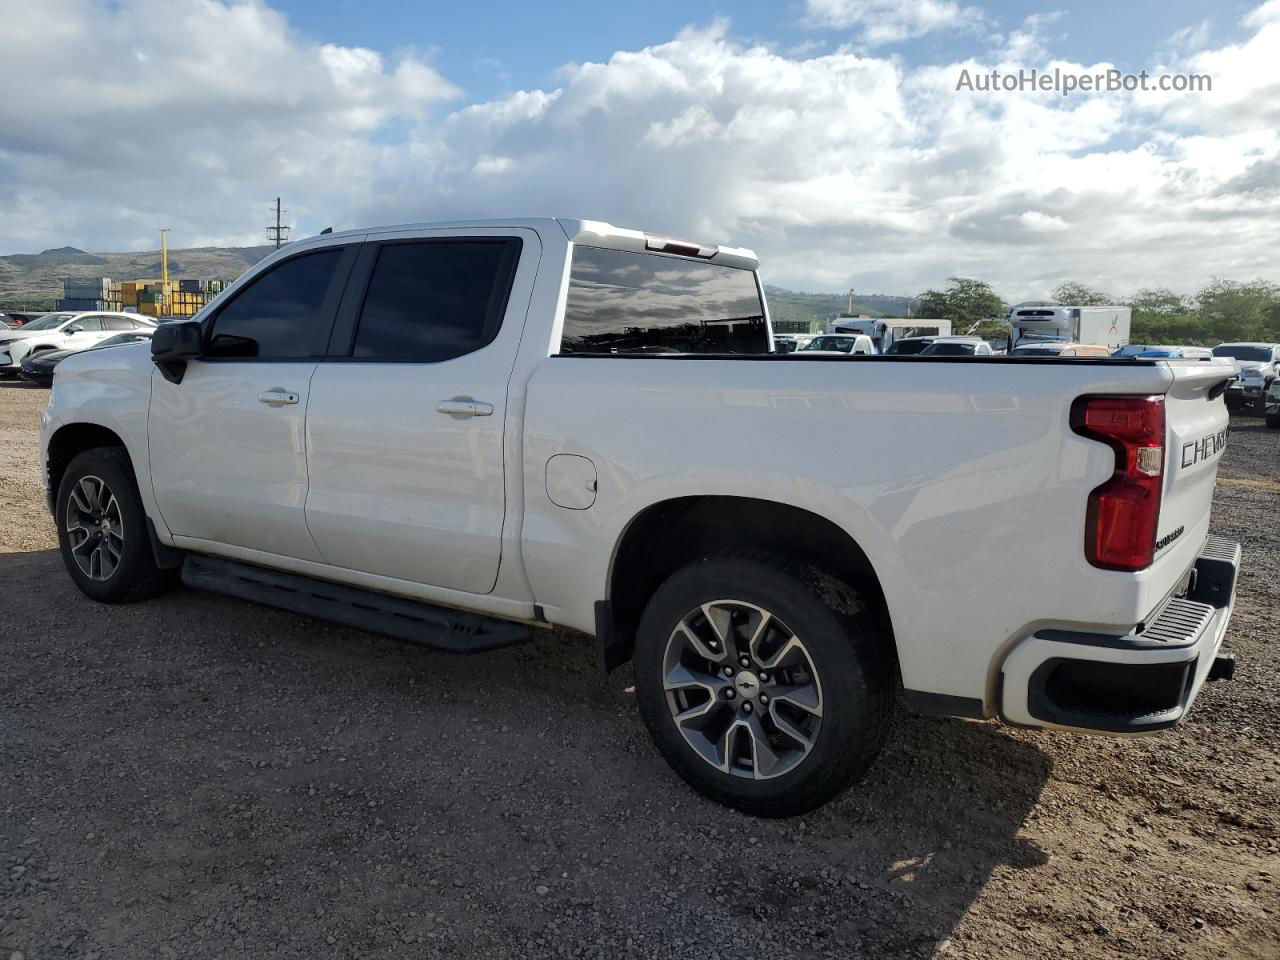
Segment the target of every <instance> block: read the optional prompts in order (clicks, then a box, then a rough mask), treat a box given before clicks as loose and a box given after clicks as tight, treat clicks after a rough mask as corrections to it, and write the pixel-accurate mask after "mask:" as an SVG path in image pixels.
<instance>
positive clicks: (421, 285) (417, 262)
mask: <svg viewBox="0 0 1280 960" xmlns="http://www.w3.org/2000/svg"><path fill="white" fill-rule="evenodd" d="M520 247H521V241H520V238H519V237H450V238H440V239H423V240H406V241H394V242H390V243H385V244H383V245H382V246H381V248H380V249H379V250H378V255H377V260H376V261H375V262H374V266H373V271H372V273H371V274H370V277H369V286H368V289H367V290H366V291H365V297H364V304H363V306H362V307H361V309H360V317H359V320H358V321H357V324H356V333H355V342H354V344H353V346H352V351H351V354H352V357H354V358H355V359H357V360H381V361H390V362H400V363H439V362H441V361H443V360H452V359H453V358H455V357H461V356H464V355H465V354H468V353H473V352H474V351H476V350H479V349H480V348H481V347H484V346H486V345H488V344H489V343H492V342H493V339H494V337H496V336H497V335H498V330H499V328H500V327H501V326H502V318H503V315H504V314H505V313H506V310H507V298H508V297H509V296H510V294H511V284H512V281H513V280H514V279H515V271H516V264H517V263H518V262H519V260H520Z"/></svg>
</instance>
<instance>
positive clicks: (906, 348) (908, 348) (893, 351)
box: [885, 340, 933, 357]
mask: <svg viewBox="0 0 1280 960" xmlns="http://www.w3.org/2000/svg"><path fill="white" fill-rule="evenodd" d="M931 343H933V341H932V340H895V341H893V343H891V344H889V349H888V350H886V351H885V353H886V354H887V355H889V356H894V355H896V356H900V357H906V356H911V355H912V354H916V353H923V352H924V350H925V348H926V347H928V346H929V344H931Z"/></svg>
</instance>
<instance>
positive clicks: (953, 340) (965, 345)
mask: <svg viewBox="0 0 1280 960" xmlns="http://www.w3.org/2000/svg"><path fill="white" fill-rule="evenodd" d="M993 355H994V351H993V350H992V349H991V344H989V343H987V341H985V340H983V339H982V338H981V337H935V338H934V340H933V343H931V344H929V346H927V347H925V348H924V350H922V351H921V352H920V356H922V357H990V356H993Z"/></svg>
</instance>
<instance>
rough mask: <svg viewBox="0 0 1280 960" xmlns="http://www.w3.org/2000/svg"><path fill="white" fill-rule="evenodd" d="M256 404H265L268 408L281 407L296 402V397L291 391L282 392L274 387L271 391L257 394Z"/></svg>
mask: <svg viewBox="0 0 1280 960" xmlns="http://www.w3.org/2000/svg"><path fill="white" fill-rule="evenodd" d="M258 402H259V403H265V404H266V405H267V406H269V407H283V406H285V405H287V404H290V403H297V402H298V395H297V394H296V393H294V392H293V391H292V390H282V389H280V388H279V387H275V388H273V389H271V390H263V391H262V392H261V393H260V394H258Z"/></svg>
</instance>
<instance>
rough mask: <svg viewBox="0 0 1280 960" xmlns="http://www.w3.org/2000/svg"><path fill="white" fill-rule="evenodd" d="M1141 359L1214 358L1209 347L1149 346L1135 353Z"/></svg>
mask: <svg viewBox="0 0 1280 960" xmlns="http://www.w3.org/2000/svg"><path fill="white" fill-rule="evenodd" d="M1134 356H1135V357H1138V358H1139V359H1141V360H1212V359H1213V351H1212V350H1210V349H1209V348H1208V347H1149V348H1148V349H1146V350H1143V351H1141V352H1139V353H1135V354H1134Z"/></svg>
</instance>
